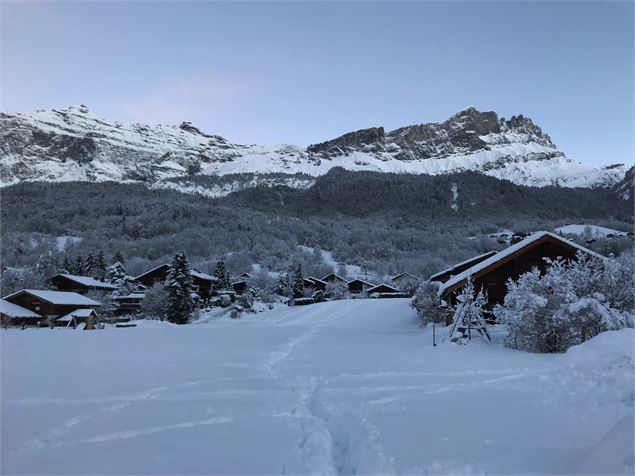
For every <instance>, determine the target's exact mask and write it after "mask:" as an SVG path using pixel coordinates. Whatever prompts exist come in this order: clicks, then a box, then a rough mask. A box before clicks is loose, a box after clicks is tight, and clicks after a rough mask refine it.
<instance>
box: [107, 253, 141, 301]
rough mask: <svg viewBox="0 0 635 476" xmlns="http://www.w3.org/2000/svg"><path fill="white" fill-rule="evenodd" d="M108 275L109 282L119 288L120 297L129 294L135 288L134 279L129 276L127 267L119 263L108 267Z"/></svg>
mask: <svg viewBox="0 0 635 476" xmlns="http://www.w3.org/2000/svg"><path fill="white" fill-rule="evenodd" d="M106 275H107V279H108V281H109V282H110V283H111V284H114V285H115V286H117V289H118V294H120V295H124V294H128V293H130V292H131V291H132V290H134V288H135V285H136V283H135V281H134V279H132V278H130V277H129V276H128V273H127V271H126V267H125V266H124V265H123V264H122V263H120V262H119V261H117V262H115V263H113V264H112V265H110V266H108V269H107V271H106Z"/></svg>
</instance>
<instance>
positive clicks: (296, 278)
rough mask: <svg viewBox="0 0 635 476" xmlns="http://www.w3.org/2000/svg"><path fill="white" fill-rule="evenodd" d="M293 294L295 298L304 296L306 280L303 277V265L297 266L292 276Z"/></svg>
mask: <svg viewBox="0 0 635 476" xmlns="http://www.w3.org/2000/svg"><path fill="white" fill-rule="evenodd" d="M291 292H292V293H293V297H294V298H300V297H303V296H304V279H303V277H302V265H300V263H298V264H296V265H295V266H294V268H293V274H292V275H291Z"/></svg>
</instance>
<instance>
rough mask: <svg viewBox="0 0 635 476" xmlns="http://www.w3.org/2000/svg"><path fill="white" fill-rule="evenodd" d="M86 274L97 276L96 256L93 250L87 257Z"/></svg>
mask: <svg viewBox="0 0 635 476" xmlns="http://www.w3.org/2000/svg"><path fill="white" fill-rule="evenodd" d="M84 273H86V276H94V274H95V255H94V254H93V250H88V256H86V261H85V262H84Z"/></svg>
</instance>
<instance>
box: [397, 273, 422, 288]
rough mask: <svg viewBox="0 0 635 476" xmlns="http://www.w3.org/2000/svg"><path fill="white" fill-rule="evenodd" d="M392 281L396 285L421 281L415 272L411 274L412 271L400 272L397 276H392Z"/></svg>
mask: <svg viewBox="0 0 635 476" xmlns="http://www.w3.org/2000/svg"><path fill="white" fill-rule="evenodd" d="M390 281H391V282H392V283H393V284H394V285H395V286H404V285H406V284H408V283H416V282H418V281H419V278H417V277H416V276H415V275H414V274H410V273H399V274H398V275H396V276H393V277H392V278H390Z"/></svg>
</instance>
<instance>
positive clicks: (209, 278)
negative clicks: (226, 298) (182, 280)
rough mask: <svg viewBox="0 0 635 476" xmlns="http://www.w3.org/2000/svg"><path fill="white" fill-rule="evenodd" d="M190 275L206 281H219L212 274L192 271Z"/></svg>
mask: <svg viewBox="0 0 635 476" xmlns="http://www.w3.org/2000/svg"><path fill="white" fill-rule="evenodd" d="M190 274H191V275H192V276H194V277H196V278H199V279H204V280H205V281H218V278H216V276H212V275H211V274H207V273H201V272H200V271H190Z"/></svg>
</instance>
